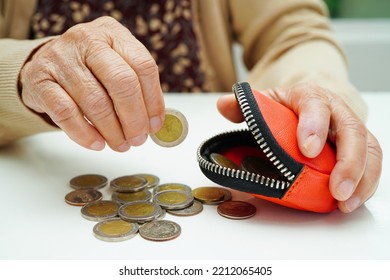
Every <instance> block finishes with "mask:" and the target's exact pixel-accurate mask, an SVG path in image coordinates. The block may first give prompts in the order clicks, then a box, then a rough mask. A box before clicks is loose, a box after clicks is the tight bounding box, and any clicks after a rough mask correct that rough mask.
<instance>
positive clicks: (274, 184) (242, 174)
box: [197, 83, 303, 193]
mask: <svg viewBox="0 0 390 280" xmlns="http://www.w3.org/2000/svg"><path fill="white" fill-rule="evenodd" d="M248 91H249V93H250V94H249V93H248ZM233 92H234V93H235V95H236V99H237V101H238V104H239V106H240V108H241V111H242V114H243V116H244V119H245V122H246V123H247V126H248V129H241V130H236V131H232V132H225V133H221V134H218V135H216V136H214V137H211V138H209V139H208V140H206V141H204V142H203V143H202V144H201V145H200V147H199V149H198V151H197V158H198V162H199V165H200V166H201V167H202V168H204V169H206V170H208V171H209V172H212V173H215V174H219V175H223V176H228V177H231V178H236V179H241V180H246V181H250V182H254V183H256V184H260V185H263V186H266V187H268V188H271V189H276V190H284V193H285V191H287V189H288V188H289V187H290V186H291V185H292V183H293V182H294V179H295V178H296V177H297V176H298V174H299V173H300V171H301V170H302V169H303V166H302V165H301V164H299V163H298V162H296V161H295V160H294V159H292V158H291V157H290V156H289V155H288V154H287V153H285V152H284V151H283V150H281V148H280V146H279V148H278V147H276V146H275V145H273V146H274V147H271V146H272V145H271V144H270V143H269V142H268V141H267V137H265V136H264V133H263V132H262V130H264V127H262V128H260V127H259V126H260V125H259V123H258V122H257V121H256V117H255V115H254V112H253V110H252V109H251V105H250V104H255V103H256V101H255V99H254V96H253V94H252V92H251V90H250V86H249V84H248V83H237V84H235V85H234V86H233ZM248 99H250V100H248ZM258 111H260V110H258ZM259 113H260V112H257V114H259ZM260 114H261V113H260ZM267 129H268V128H267ZM244 132H250V133H251V134H252V135H253V138H254V140H255V141H256V142H257V144H258V147H259V148H260V149H261V151H262V152H263V153H264V155H265V156H266V158H267V159H268V160H269V162H270V163H272V164H273V165H274V166H275V167H276V169H277V170H278V172H279V173H280V174H281V175H282V176H283V177H284V178H285V180H278V179H274V178H270V177H266V176H263V175H261V174H256V173H252V172H248V171H245V170H235V169H231V168H227V167H224V166H221V165H219V164H215V163H213V162H211V161H209V160H208V159H206V158H205V157H203V156H202V147H204V146H205V145H206V142H208V141H210V140H211V139H213V138H214V139H215V137H226V136H227V135H229V134H231V133H233V134H235V133H244ZM269 133H270V132H268V134H269ZM265 134H266V133H265ZM275 148H276V149H275ZM277 149H279V150H278V151H275V150H277ZM278 154H281V156H278ZM282 158H283V159H282ZM286 162H287V163H286ZM288 165H290V166H292V168H293V169H291V168H289V167H288Z"/></svg>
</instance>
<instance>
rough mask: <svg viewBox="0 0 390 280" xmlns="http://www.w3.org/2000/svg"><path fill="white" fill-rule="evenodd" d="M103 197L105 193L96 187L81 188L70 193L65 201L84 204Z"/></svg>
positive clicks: (79, 204) (76, 204) (77, 204)
mask: <svg viewBox="0 0 390 280" xmlns="http://www.w3.org/2000/svg"><path fill="white" fill-rule="evenodd" d="M102 198H103V194H102V193H101V192H100V191H98V190H95V189H79V190H74V191H71V192H70V193H68V194H67V195H66V196H65V202H66V203H68V204H70V205H73V206H84V205H86V204H88V203H90V202H93V201H98V200H101V199H102Z"/></svg>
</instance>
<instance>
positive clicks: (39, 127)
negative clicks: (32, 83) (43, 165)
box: [0, 39, 56, 145]
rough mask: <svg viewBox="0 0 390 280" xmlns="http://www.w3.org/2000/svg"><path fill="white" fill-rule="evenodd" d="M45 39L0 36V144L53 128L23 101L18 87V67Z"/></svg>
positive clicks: (20, 66) (19, 67)
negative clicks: (16, 38) (5, 37)
mask: <svg viewBox="0 0 390 280" xmlns="http://www.w3.org/2000/svg"><path fill="white" fill-rule="evenodd" d="M46 40H48V39H45V40H23V41H21V40H12V39H1V40H0V49H1V52H0V145H5V144H7V143H9V142H12V141H14V140H17V139H19V138H22V137H25V136H29V135H33V134H36V133H39V132H45V131H51V130H55V129H56V128H55V127H54V126H51V125H49V124H48V123H47V122H46V121H45V120H44V119H43V118H41V117H40V116H39V115H37V114H36V113H34V112H33V111H31V110H30V109H28V108H27V107H26V106H25V105H24V104H23V102H22V100H21V98H20V94H19V90H18V80H19V73H20V70H21V68H22V67H23V65H24V63H25V61H26V60H27V59H28V58H29V57H30V54H31V53H32V52H33V51H34V49H36V48H37V47H39V46H40V45H41V44H43V43H44V42H45V41H46Z"/></svg>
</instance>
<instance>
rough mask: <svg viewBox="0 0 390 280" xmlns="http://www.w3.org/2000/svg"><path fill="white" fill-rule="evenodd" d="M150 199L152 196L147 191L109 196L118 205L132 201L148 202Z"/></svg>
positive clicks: (115, 193)
mask: <svg viewBox="0 0 390 280" xmlns="http://www.w3.org/2000/svg"><path fill="white" fill-rule="evenodd" d="M151 198H152V194H151V192H150V191H148V190H142V191H138V192H128V193H124V192H122V193H120V192H113V193H112V195H111V199H112V200H113V201H116V202H118V203H120V204H125V203H128V202H133V201H149V200H150V199H151Z"/></svg>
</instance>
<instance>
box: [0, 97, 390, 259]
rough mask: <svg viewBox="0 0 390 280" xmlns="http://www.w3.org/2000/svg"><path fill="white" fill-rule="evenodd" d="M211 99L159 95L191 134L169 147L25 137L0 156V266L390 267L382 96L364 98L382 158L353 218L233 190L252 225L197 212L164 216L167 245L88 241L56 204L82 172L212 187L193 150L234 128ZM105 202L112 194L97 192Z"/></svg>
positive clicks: (387, 145)
mask: <svg viewBox="0 0 390 280" xmlns="http://www.w3.org/2000/svg"><path fill="white" fill-rule="evenodd" d="M217 97H218V94H208V95H172V94H171V95H166V105H167V107H172V108H176V109H178V110H180V111H181V112H182V113H184V114H185V115H186V117H187V119H188V122H189V125H190V130H189V134H188V137H187V139H186V140H185V142H183V143H182V144H181V145H179V146H177V147H174V148H162V147H160V146H157V145H156V144H155V143H154V142H152V141H151V140H150V139H148V140H147V142H146V143H145V145H143V146H140V147H136V148H132V149H131V150H130V151H129V152H127V153H122V154H121V153H116V152H113V151H111V150H110V149H109V148H106V149H105V150H104V151H102V152H93V151H89V150H86V149H83V148H81V147H79V146H78V145H77V144H75V143H73V142H72V141H71V140H69V139H68V137H67V136H66V135H65V134H64V133H62V132H58V133H46V134H41V135H37V136H33V137H29V138H26V139H23V140H21V141H19V142H18V143H15V144H14V145H12V146H9V147H5V148H0V188H1V190H0V196H1V203H0V213H1V219H0V223H1V225H0V259H3V260H7V259H8V260H15V259H58V260H63V259H76V260H78V259H92V260H96V259H137V260H153V259H157V260H158V259H161V260H162V259H165V260H166V259H181V260H190V259H192V260H196V259H198V260H201V259H210V260H213V259H214V260H221V259H231V260H233V259H241V260H242V259H274V260H277V259H297V260H301V259H374V260H376V259H389V258H390V241H389V238H390V188H389V187H388V186H389V184H390V174H389V159H388V157H387V155H389V149H390V132H389V125H388V120H389V119H390V110H389V104H390V93H387V94H386V93H369V94H368V93H367V94H364V98H365V99H366V100H367V103H368V106H369V109H370V115H369V120H368V127H369V128H370V130H371V131H372V132H373V133H374V134H375V135H376V136H377V137H378V139H379V141H380V142H381V145H382V148H383V151H384V164H383V176H382V179H381V183H380V186H379V188H378V190H377V192H376V194H375V195H374V197H372V198H371V199H370V200H369V201H368V202H367V203H366V205H365V206H364V207H361V208H359V209H358V210H357V211H355V212H353V213H351V214H343V213H341V212H339V211H338V210H336V211H334V212H332V213H330V214H315V213H308V212H301V211H297V210H292V209H288V208H285V207H282V206H278V205H274V204H272V203H269V202H266V201H262V200H259V199H255V198H253V197H251V196H249V195H247V194H243V193H239V192H237V191H233V199H240V200H246V201H249V202H250V203H253V204H254V205H255V206H256V207H257V214H256V216H255V217H253V218H250V219H247V220H230V219H226V218H223V217H221V216H219V215H218V213H217V211H216V206H210V205H205V206H204V210H203V212H202V213H200V214H199V215H196V216H192V217H176V216H172V215H170V214H167V215H166V217H165V219H169V220H173V221H176V222H178V223H179V224H180V225H181V228H182V234H181V235H180V236H179V237H178V238H176V239H175V240H171V241H168V242H152V241H147V240H144V239H143V238H142V237H140V236H139V235H137V236H136V237H134V238H133V239H130V240H127V241H124V242H103V241H100V240H98V239H96V238H95V237H94V236H93V234H92V228H93V226H94V225H95V222H92V221H88V220H86V219H84V218H82V217H81V215H80V208H79V207H75V206H70V205H68V204H66V203H65V202H64V197H65V195H66V194H67V193H68V192H70V191H72V189H71V188H70V187H69V186H68V182H69V180H70V179H71V178H72V177H74V176H77V175H80V174H85V173H98V174H102V175H105V176H106V177H107V178H108V179H109V180H111V179H113V178H115V177H118V176H122V175H128V174H135V173H140V172H142V173H152V174H155V175H157V176H159V177H160V182H161V183H169V182H180V183H184V184H188V185H189V186H191V187H192V188H196V187H200V186H209V185H215V184H214V183H213V182H211V181H210V180H208V179H207V178H206V177H205V176H204V175H203V174H202V173H201V171H200V169H199V167H198V163H197V160H196V150H197V148H198V146H199V144H200V143H201V142H202V141H203V140H205V139H206V138H208V137H210V136H212V135H214V134H216V133H219V132H222V131H226V130H231V129H235V128H238V127H242V126H243V125H242V124H240V125H237V124H232V123H229V122H228V121H227V120H225V119H224V118H222V117H221V116H220V115H219V113H218V112H217V110H216V106H215V103H216V100H217ZM103 193H104V197H105V198H107V199H109V198H110V197H111V196H110V190H109V188H108V187H106V188H105V189H103Z"/></svg>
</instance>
